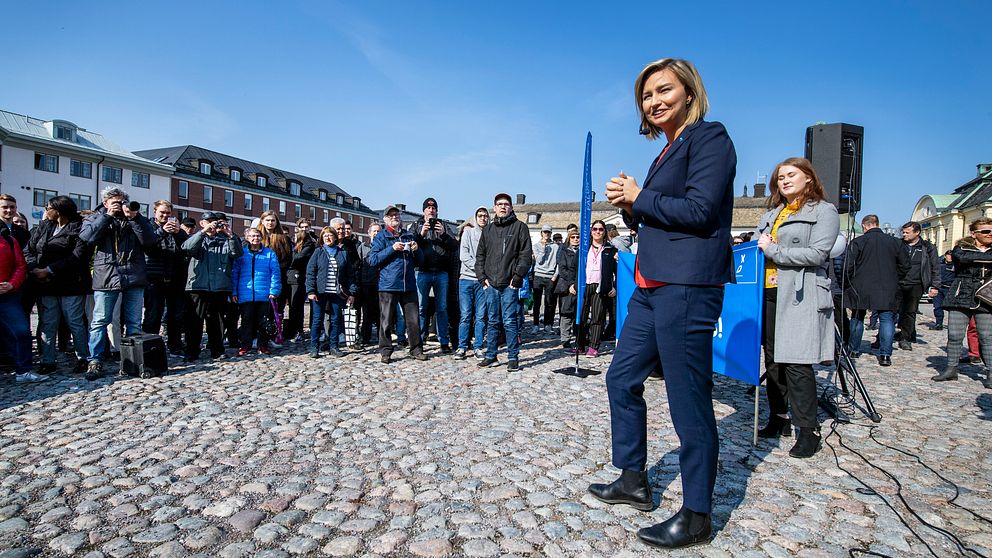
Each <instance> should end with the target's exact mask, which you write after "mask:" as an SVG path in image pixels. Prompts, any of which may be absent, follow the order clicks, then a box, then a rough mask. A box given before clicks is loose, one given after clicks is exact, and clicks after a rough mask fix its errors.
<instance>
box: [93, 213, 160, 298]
mask: <svg viewBox="0 0 992 558" xmlns="http://www.w3.org/2000/svg"><path fill="white" fill-rule="evenodd" d="M79 237H80V238H82V239H83V241H84V242H86V243H87V244H89V245H90V246H92V247H93V248H94V250H95V254H94V256H93V290H94V291H123V290H125V289H130V288H133V287H144V286H146V285H148V275H147V273H146V270H145V249H146V248H148V247H149V246H152V245H154V244H155V241H156V240H157V238H158V237H156V236H155V232H154V231H153V230H152V224H151V222H150V221H149V220H148V219H147V218H146V217H145V216H144V215H137V216H135V217H134V218H133V219H124V218H117V217H113V216H111V215H109V214H107V212H106V210H101V211H98V212H96V213H94V214H92V215H90V216H89V217H87V218H86V220H85V221H83V228H82V230H81V231H80V233H79Z"/></svg>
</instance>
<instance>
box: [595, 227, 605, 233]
mask: <svg viewBox="0 0 992 558" xmlns="http://www.w3.org/2000/svg"><path fill="white" fill-rule="evenodd" d="M592 230H593V231H594V232H595V231H600V232H602V231H605V230H606V229H604V228H603V227H593V228H592Z"/></svg>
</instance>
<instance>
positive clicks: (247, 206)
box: [245, 194, 251, 211]
mask: <svg viewBox="0 0 992 558" xmlns="http://www.w3.org/2000/svg"><path fill="white" fill-rule="evenodd" d="M245 211H251V194H245Z"/></svg>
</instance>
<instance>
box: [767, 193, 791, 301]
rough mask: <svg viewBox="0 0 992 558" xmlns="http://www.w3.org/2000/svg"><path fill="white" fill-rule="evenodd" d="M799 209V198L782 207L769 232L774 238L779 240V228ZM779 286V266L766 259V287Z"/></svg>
mask: <svg viewBox="0 0 992 558" xmlns="http://www.w3.org/2000/svg"><path fill="white" fill-rule="evenodd" d="M797 211H799V200H796V201H794V202H792V203H790V204H789V205H786V206H785V207H783V208H782V211H779V213H778V216H777V217H775V222H774V223H772V230H771V232H769V233H768V234H770V235H772V240H775V241H778V228H779V226H781V225H782V223H784V222H785V220H786V219H788V218H789V217H791V216H792V215H795V213H796V212H797ZM777 287H778V267H776V266H775V262H773V261H771V260H770V259H767V258H766V259H765V288H766V289H774V288H777Z"/></svg>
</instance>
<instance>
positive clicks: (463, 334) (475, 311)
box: [455, 206, 489, 359]
mask: <svg viewBox="0 0 992 558" xmlns="http://www.w3.org/2000/svg"><path fill="white" fill-rule="evenodd" d="M488 224H489V211H488V210H487V209H486V208H485V207H482V206H480V207H478V208H477V209H476V210H475V215H474V216H473V217H472V218H471V219H466V220H465V222H464V223H462V226H461V234H460V236H461V240H460V243H461V247H460V249H459V250H458V258H459V260H460V261H461V268H460V269H461V270H460V272H459V274H458V306H459V310H460V313H461V319H460V320H459V322H458V350H457V351H456V352H455V358H458V359H464V358H467V357H468V353H469V334H470V333H471V332H472V331H473V329H474V338H475V340H474V350H475V356H476V357H477V358H482V357H484V356H485V351H484V349H483V347H484V346H485V343H486V336H485V331H486V297H485V295H484V294H483V292H482V285H481V284H480V283H479V279H478V277H476V275H475V254H476V251H477V250H478V249H479V239H481V238H482V228H483V227H485V226H486V225H488Z"/></svg>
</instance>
